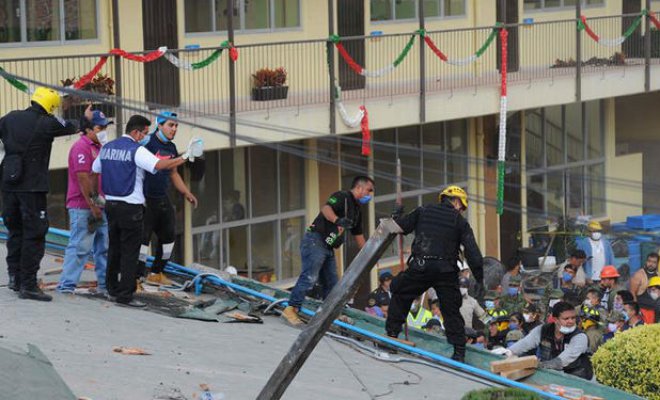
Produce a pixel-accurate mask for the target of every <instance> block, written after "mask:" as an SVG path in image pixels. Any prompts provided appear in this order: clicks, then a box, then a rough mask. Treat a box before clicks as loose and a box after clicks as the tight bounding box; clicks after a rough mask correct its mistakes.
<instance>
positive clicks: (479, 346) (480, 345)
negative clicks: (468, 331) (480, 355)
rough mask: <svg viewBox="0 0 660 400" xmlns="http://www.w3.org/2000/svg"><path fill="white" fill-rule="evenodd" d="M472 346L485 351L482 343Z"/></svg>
mask: <svg viewBox="0 0 660 400" xmlns="http://www.w3.org/2000/svg"><path fill="white" fill-rule="evenodd" d="M472 346H474V347H476V348H478V349H483V348H484V344H483V343H480V342H477V343H473V344H472Z"/></svg>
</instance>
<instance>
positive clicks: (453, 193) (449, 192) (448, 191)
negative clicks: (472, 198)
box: [439, 185, 468, 208]
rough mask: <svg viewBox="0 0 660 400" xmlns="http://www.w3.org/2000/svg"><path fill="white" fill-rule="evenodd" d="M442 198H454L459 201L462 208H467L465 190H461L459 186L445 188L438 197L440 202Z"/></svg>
mask: <svg viewBox="0 0 660 400" xmlns="http://www.w3.org/2000/svg"><path fill="white" fill-rule="evenodd" d="M442 196H447V197H456V198H458V199H460V200H461V203H462V204H463V207H465V208H467V206H468V198H467V193H465V190H463V188H462V187H460V186H456V185H451V186H447V187H446V188H445V190H443V191H442V192H440V196H439V199H440V200H442Z"/></svg>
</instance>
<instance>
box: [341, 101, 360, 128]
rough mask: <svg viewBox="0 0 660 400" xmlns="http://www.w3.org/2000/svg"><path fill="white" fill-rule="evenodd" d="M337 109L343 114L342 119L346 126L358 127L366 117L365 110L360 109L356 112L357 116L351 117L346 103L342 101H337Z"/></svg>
mask: <svg viewBox="0 0 660 400" xmlns="http://www.w3.org/2000/svg"><path fill="white" fill-rule="evenodd" d="M336 104H337V110H339V115H340V116H341V119H342V121H343V122H344V124H345V125H346V126H348V127H349V128H357V127H358V126H360V123H361V122H362V118H364V111H363V110H362V109H360V110H359V111H358V112H357V114H355V117H353V118H351V117H350V116H349V115H348V113H347V112H346V108H345V107H344V103H342V102H341V101H337V103H336Z"/></svg>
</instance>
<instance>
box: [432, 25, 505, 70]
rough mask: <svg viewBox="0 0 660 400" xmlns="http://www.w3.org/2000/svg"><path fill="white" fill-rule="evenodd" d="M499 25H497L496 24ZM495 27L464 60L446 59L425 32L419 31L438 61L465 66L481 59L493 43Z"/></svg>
mask: <svg viewBox="0 0 660 400" xmlns="http://www.w3.org/2000/svg"><path fill="white" fill-rule="evenodd" d="M498 25H499V24H498ZM497 32H498V31H497V27H495V28H493V30H492V31H491V32H490V35H488V38H486V40H485V41H484V43H483V44H482V45H481V47H479V49H478V50H477V51H476V52H475V53H474V54H472V55H470V56H468V57H465V58H458V59H450V58H448V57H447V56H446V55H445V54H444V53H443V52H442V51H441V50H440V49H439V48H438V47H437V46H436V44H435V43H434V42H433V39H431V37H429V36H428V35H427V34H426V32H424V31H420V35H421V36H422V37H423V38H424V42H425V43H426V45H427V46H429V48H430V49H431V51H433V53H434V54H435V55H436V56H438V58H439V59H441V60H442V61H444V62H446V63H447V64H450V65H457V66H461V65H467V64H470V63H473V62H475V61H476V60H477V59H478V58H479V57H481V56H482V55H483V54H484V53H485V52H486V50H487V49H488V47H490V45H491V44H492V43H493V41H494V40H495V38H496V37H497Z"/></svg>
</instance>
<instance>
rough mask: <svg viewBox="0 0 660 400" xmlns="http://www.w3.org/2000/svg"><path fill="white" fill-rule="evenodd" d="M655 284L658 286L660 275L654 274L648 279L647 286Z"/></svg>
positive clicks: (659, 284)
mask: <svg viewBox="0 0 660 400" xmlns="http://www.w3.org/2000/svg"><path fill="white" fill-rule="evenodd" d="M655 286H659V287H660V276H654V277H653V278H651V279H650V280H649V287H655Z"/></svg>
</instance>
